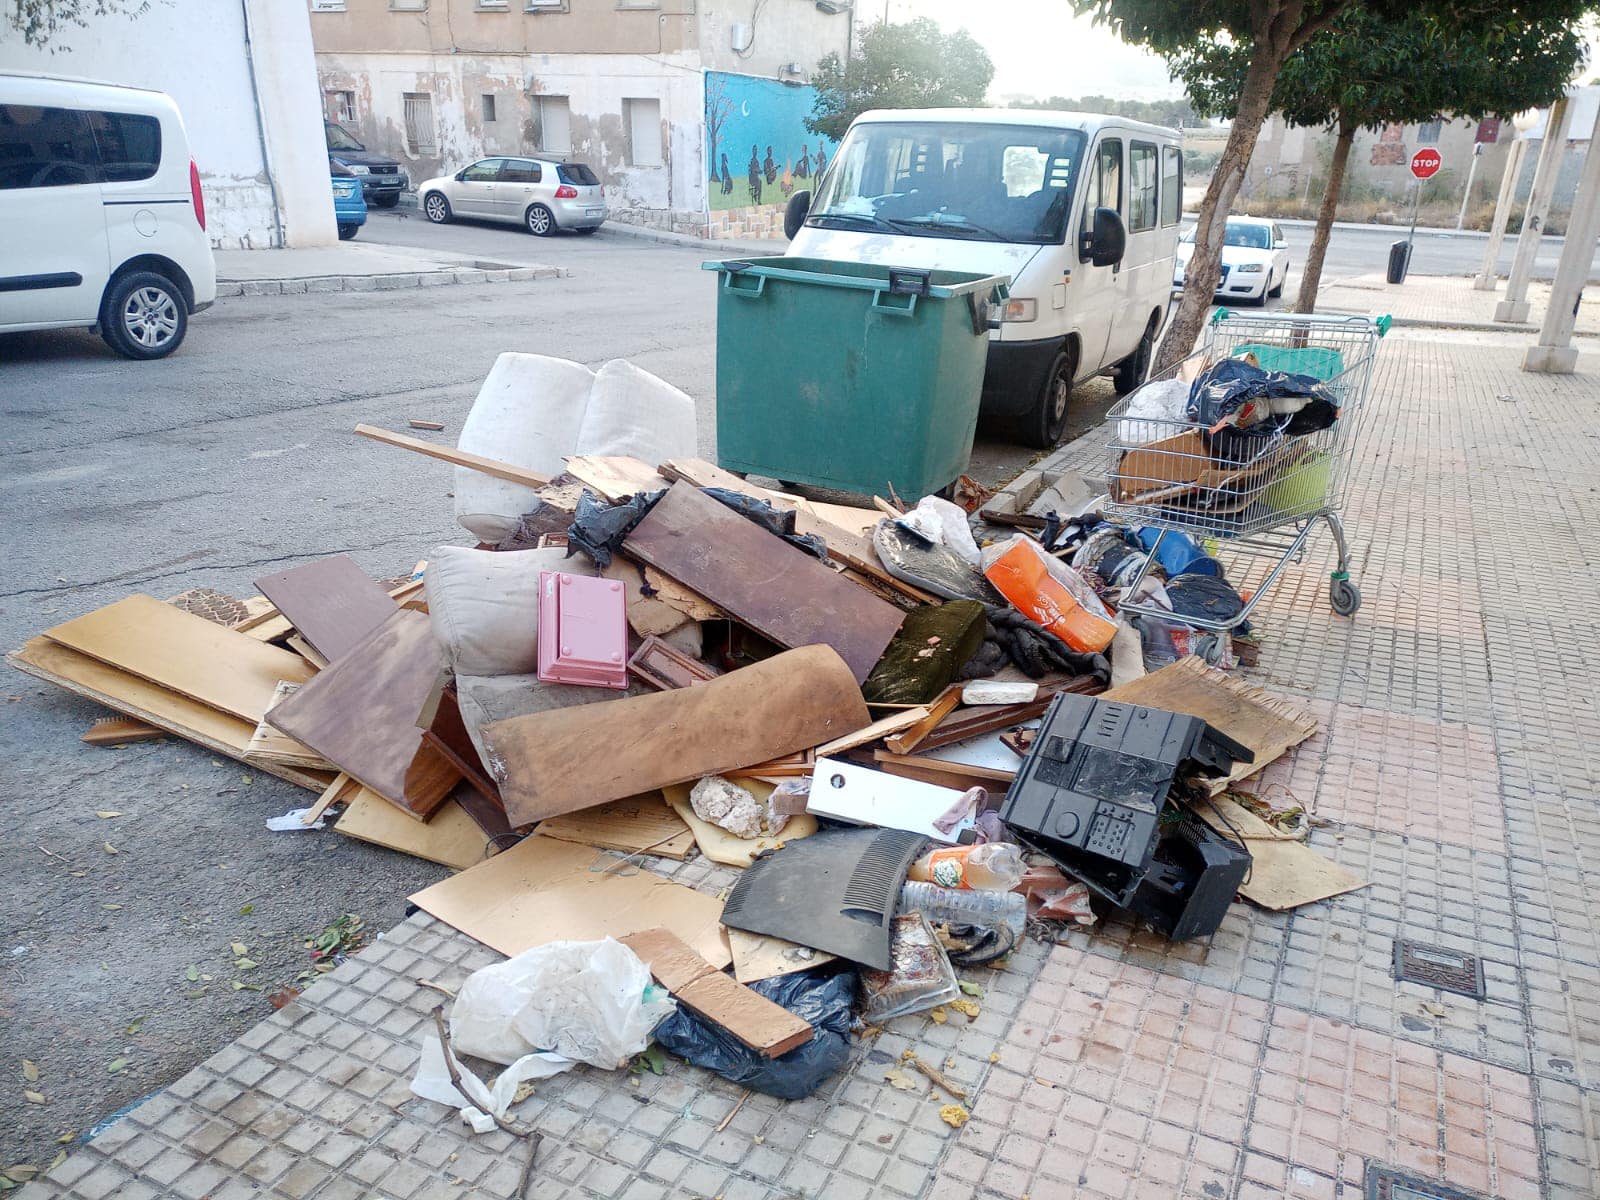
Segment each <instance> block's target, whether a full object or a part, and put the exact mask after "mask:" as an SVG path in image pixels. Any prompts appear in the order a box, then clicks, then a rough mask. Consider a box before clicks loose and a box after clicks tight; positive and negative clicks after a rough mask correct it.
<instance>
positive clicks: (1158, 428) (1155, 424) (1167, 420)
mask: <svg viewBox="0 0 1600 1200" xmlns="http://www.w3.org/2000/svg"><path fill="white" fill-rule="evenodd" d="M1189 386H1190V385H1189V384H1188V383H1186V382H1185V381H1184V380H1182V379H1157V380H1155V381H1154V382H1151V383H1147V384H1145V385H1144V386H1143V387H1141V388H1140V389H1139V390H1138V391H1136V392H1134V393H1133V395H1131V396H1129V397H1128V402H1127V407H1126V408H1125V409H1124V410H1123V413H1122V419H1121V420H1119V421H1118V422H1117V440H1118V441H1119V442H1121V443H1122V444H1123V445H1124V446H1142V445H1144V444H1145V443H1146V442H1155V441H1159V440H1160V439H1162V438H1164V437H1172V436H1173V435H1174V434H1179V433H1182V432H1183V431H1184V429H1185V428H1187V426H1186V425H1185V422H1186V421H1187V420H1188V415H1187V410H1188V407H1189Z"/></svg>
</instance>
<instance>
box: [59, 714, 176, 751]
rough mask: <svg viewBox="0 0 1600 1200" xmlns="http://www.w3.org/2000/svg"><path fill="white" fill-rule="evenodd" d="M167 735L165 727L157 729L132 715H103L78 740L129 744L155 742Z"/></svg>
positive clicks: (89, 742) (113, 744)
mask: <svg viewBox="0 0 1600 1200" xmlns="http://www.w3.org/2000/svg"><path fill="white" fill-rule="evenodd" d="M166 736H167V731H166V730H165V729H157V728H156V727H155V726H154V725H147V724H145V723H144V722H143V721H136V720H134V719H133V718H132V717H101V718H100V719H99V720H97V721H96V722H95V723H94V724H93V725H91V726H89V728H88V729H87V730H85V731H84V734H83V736H82V737H81V738H79V739H78V740H79V741H80V742H83V743H84V744H85V745H89V746H127V745H131V744H132V743H134V742H153V741H156V740H158V739H160V738H164V737H166Z"/></svg>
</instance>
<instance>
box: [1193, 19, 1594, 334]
mask: <svg viewBox="0 0 1600 1200" xmlns="http://www.w3.org/2000/svg"><path fill="white" fill-rule="evenodd" d="M1244 58H1245V56H1244V54H1243V53H1242V51H1241V48H1240V47H1239V46H1236V45H1233V44H1229V43H1224V42H1218V41H1212V42H1201V43H1196V44H1194V45H1192V46H1189V47H1187V48H1186V49H1184V50H1183V51H1181V52H1180V53H1178V54H1176V55H1173V56H1172V57H1171V58H1170V60H1169V62H1170V63H1171V66H1172V68H1173V73H1174V74H1175V75H1176V76H1177V77H1178V78H1180V79H1182V80H1183V82H1184V84H1185V86H1186V88H1187V89H1188V92H1189V97H1190V99H1191V100H1193V101H1194V103H1195V106H1196V107H1197V108H1199V109H1200V110H1201V111H1203V112H1206V113H1209V114H1211V115H1213V116H1221V117H1227V116H1231V115H1232V112H1233V105H1234V102H1235V100H1236V98H1237V96H1238V90H1239V87H1240V85H1241V82H1242V79H1243V76H1244V73H1245V70H1246V66H1245V61H1244ZM1583 58H1584V43H1583V38H1582V37H1581V36H1580V34H1579V32H1578V29H1577V27H1576V26H1575V25H1573V24H1571V23H1568V22H1566V21H1563V20H1559V19H1557V20H1550V19H1546V20H1543V21H1534V22H1532V23H1530V24H1528V25H1526V26H1522V27H1520V28H1516V29H1511V30H1506V31H1503V32H1496V33H1493V34H1490V33H1487V32H1485V31H1484V30H1482V29H1458V30H1454V31H1449V30H1439V29H1438V28H1436V27H1435V26H1434V24H1433V23H1432V22H1431V21H1430V20H1429V19H1428V18H1427V17H1425V16H1419V15H1417V14H1415V13H1413V14H1411V15H1408V16H1405V17H1401V18H1399V19H1397V20H1385V19H1383V18H1382V17H1379V16H1376V15H1374V14H1373V13H1371V12H1368V11H1365V10H1363V9H1361V8H1358V7H1353V8H1351V9H1349V10H1348V11H1346V12H1345V13H1343V14H1342V15H1341V16H1340V17H1339V18H1338V20H1337V21H1336V22H1335V23H1334V24H1333V25H1332V26H1330V27H1329V28H1328V29H1326V30H1324V31H1323V32H1322V33H1320V34H1318V35H1317V36H1316V37H1314V38H1312V39H1311V40H1310V41H1309V42H1307V43H1306V44H1305V45H1304V46H1302V47H1301V48H1300V49H1299V50H1297V51H1296V52H1295V53H1294V54H1293V55H1291V56H1290V57H1289V60H1288V62H1286V63H1285V64H1284V67H1283V70H1282V71H1281V72H1280V73H1279V75H1278V81H1277V84H1276V86H1275V87H1274V88H1273V93H1272V109H1273V111H1274V112H1277V113H1280V114H1282V116H1283V118H1284V119H1285V120H1286V121H1287V122H1288V123H1289V124H1291V125H1300V126H1319V127H1326V128H1328V129H1330V130H1333V131H1334V132H1335V133H1336V135H1337V136H1336V138H1335V141H1334V147H1333V158H1332V161H1331V162H1330V164H1329V168H1328V180H1327V188H1326V191H1325V192H1324V194H1323V197H1322V206H1321V208H1320V209H1319V211H1318V213H1317V225H1316V230H1315V232H1314V234H1313V235H1312V239H1311V252H1310V253H1309V254H1308V255H1307V257H1306V263H1305V268H1304V271H1303V272H1302V274H1301V277H1300V294H1299V296H1298V298H1297V299H1296V300H1295V306H1294V307H1295V311H1296V312H1302V313H1309V312H1315V311H1316V301H1317V287H1318V284H1319V283H1320V282H1321V278H1322V264H1323V260H1324V258H1325V257H1326V255H1327V250H1328V238H1329V235H1330V234H1331V232H1332V229H1333V219H1334V215H1335V214H1336V213H1337V211H1338V207H1339V197H1340V194H1341V192H1342V191H1343V189H1344V177H1345V167H1346V164H1347V163H1348V161H1349V158H1350V147H1351V145H1352V144H1353V143H1354V141H1355V135H1356V132H1357V131H1358V130H1361V129H1377V128H1380V127H1381V126H1383V125H1386V124H1389V123H1395V124H1401V125H1409V124H1413V123H1417V122H1421V121H1429V120H1433V119H1434V118H1436V117H1440V116H1443V115H1451V116H1455V117H1469V118H1471V119H1473V120H1482V119H1483V118H1485V117H1502V118H1509V117H1511V116H1512V115H1513V114H1515V113H1518V112H1521V111H1522V110H1523V109H1527V108H1535V107H1540V106H1543V105H1546V104H1549V103H1551V102H1552V101H1554V100H1555V99H1556V97H1558V96H1560V95H1561V93H1562V91H1563V89H1564V88H1565V86H1566V81H1567V80H1568V79H1570V78H1571V77H1572V74H1573V72H1574V71H1576V70H1577V69H1578V68H1579V67H1580V66H1581V65H1582V64H1583Z"/></svg>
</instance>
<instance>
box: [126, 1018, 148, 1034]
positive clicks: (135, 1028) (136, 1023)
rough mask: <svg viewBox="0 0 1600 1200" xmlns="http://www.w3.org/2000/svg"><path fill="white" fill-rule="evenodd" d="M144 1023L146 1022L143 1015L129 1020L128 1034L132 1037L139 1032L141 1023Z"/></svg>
mask: <svg viewBox="0 0 1600 1200" xmlns="http://www.w3.org/2000/svg"><path fill="white" fill-rule="evenodd" d="M143 1024H144V1018H143V1017H135V1018H134V1019H133V1020H131V1021H129V1022H128V1036H129V1037H132V1036H133V1035H134V1034H136V1033H138V1032H139V1027H140V1026H141V1025H143Z"/></svg>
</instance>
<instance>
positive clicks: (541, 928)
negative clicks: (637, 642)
mask: <svg viewBox="0 0 1600 1200" xmlns="http://www.w3.org/2000/svg"><path fill="white" fill-rule="evenodd" d="M695 690H697V691H698V690H699V689H695ZM664 694H665V693H664ZM584 707H586V708H592V707H596V706H594V705H585V706H584ZM618 867H620V868H621V869H620V870H618V869H614V868H618ZM411 902H412V903H413V904H415V905H416V906H417V907H418V908H420V909H422V910H423V911H424V912H427V913H430V914H431V915H433V916H435V917H437V918H438V919H439V920H441V921H443V922H444V923H445V924H447V925H450V926H453V927H454V928H456V929H459V930H460V931H461V932H462V933H464V934H466V935H467V936H468V937H470V938H475V939H477V940H478V941H480V942H482V943H483V944H484V945H486V946H488V947H490V948H491V949H493V950H498V951H499V952H500V953H501V954H505V955H515V954H521V953H522V952H523V951H524V950H528V949H531V948H532V947H534V946H543V945H547V944H548V943H550V942H556V941H572V942H593V941H599V940H600V939H601V938H606V937H616V938H620V937H625V936H627V935H628V934H630V933H638V932H640V931H641V930H645V929H654V928H656V927H657V926H661V927H664V928H667V929H671V930H672V931H673V932H674V933H676V934H677V935H678V936H679V937H680V938H682V939H683V940H684V941H685V942H687V943H688V944H689V945H690V946H691V947H693V949H694V952H695V953H696V954H698V955H700V957H701V958H704V959H706V960H707V961H708V962H710V963H711V965H712V966H714V967H716V968H718V969H719V970H720V969H721V968H723V967H726V966H727V965H728V964H729V963H731V962H732V961H733V953H732V952H731V951H730V950H729V949H728V940H727V938H726V937H724V936H723V931H722V901H721V900H719V899H717V897H715V896H708V895H706V894H705V893H704V892H697V891H695V890H694V889H693V888H688V887H684V886H683V885H682V884H681V883H673V882H671V881H670V880H666V879H663V878H661V876H659V875H656V874H654V873H653V872H650V871H642V870H637V869H635V868H634V866H633V864H631V863H630V864H627V865H625V866H624V865H622V864H621V861H620V860H619V859H617V858H615V857H614V856H612V855H611V854H609V853H607V852H606V851H603V850H596V849H594V848H593V847H592V846H580V845H578V844H577V843H575V842H563V841H559V840H557V839H556V838H547V837H541V836H539V835H538V834H534V835H533V836H532V837H527V838H524V839H523V840H522V841H520V842H518V843H517V844H516V845H515V846H513V847H512V848H511V849H509V850H505V851H502V852H501V853H499V854H496V855H495V856H494V857H493V858H491V859H490V860H489V861H488V862H483V863H479V864H478V865H477V866H475V867H473V868H472V869H471V870H468V871H463V872H461V874H459V875H455V876H452V877H451V878H449V879H446V880H444V881H442V882H440V883H436V884H434V885H433V886H432V887H429V888H424V889H423V890H422V891H420V892H416V893H415V894H413V895H412V896H411Z"/></svg>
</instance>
